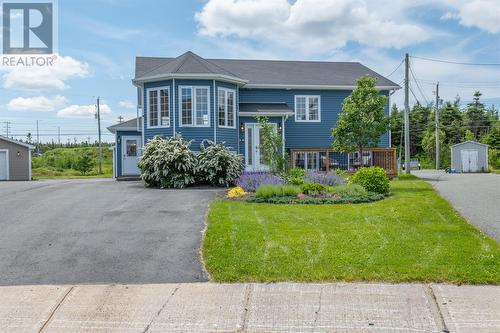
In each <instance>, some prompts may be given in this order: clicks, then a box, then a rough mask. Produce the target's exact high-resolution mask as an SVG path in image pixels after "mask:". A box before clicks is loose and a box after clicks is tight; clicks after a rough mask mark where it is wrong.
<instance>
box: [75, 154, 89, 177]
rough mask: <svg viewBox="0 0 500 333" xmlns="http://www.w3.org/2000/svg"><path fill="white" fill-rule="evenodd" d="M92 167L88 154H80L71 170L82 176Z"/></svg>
mask: <svg viewBox="0 0 500 333" xmlns="http://www.w3.org/2000/svg"><path fill="white" fill-rule="evenodd" d="M93 167H94V161H93V160H92V157H91V156H90V155H89V154H82V155H81V156H79V157H78V158H77V159H76V161H75V163H74V166H73V168H74V169H75V170H77V171H79V172H80V173H81V174H82V175H85V174H87V173H88V172H89V171H90V170H92V168H93Z"/></svg>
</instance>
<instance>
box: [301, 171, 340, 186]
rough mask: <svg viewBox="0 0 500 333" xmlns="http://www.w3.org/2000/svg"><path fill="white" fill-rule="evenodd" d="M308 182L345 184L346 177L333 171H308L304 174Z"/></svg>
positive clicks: (332, 184)
mask: <svg viewBox="0 0 500 333" xmlns="http://www.w3.org/2000/svg"><path fill="white" fill-rule="evenodd" d="M304 181H305V182H306V183H319V184H323V185H326V186H335V185H341V184H345V179H344V178H343V177H342V176H340V175H338V174H336V173H333V172H321V171H312V170H311V171H308V172H307V173H306V175H305V176H304Z"/></svg>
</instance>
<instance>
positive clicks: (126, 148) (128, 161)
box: [122, 136, 142, 176]
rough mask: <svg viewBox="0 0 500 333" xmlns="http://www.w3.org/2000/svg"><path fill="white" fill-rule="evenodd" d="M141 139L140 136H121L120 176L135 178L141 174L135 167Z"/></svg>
mask: <svg viewBox="0 0 500 333" xmlns="http://www.w3.org/2000/svg"><path fill="white" fill-rule="evenodd" d="M141 147H142V145H141V137H140V136H122V175H123V176H136V175H139V174H140V173H141V172H140V171H139V167H138V166H137V162H138V161H139V157H140V156H141V155H140V148H141Z"/></svg>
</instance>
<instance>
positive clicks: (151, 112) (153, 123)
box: [148, 87, 170, 127]
mask: <svg viewBox="0 0 500 333" xmlns="http://www.w3.org/2000/svg"><path fill="white" fill-rule="evenodd" d="M148 120H149V122H148V124H149V127H169V126H170V89H169V88H168V87H167V88H154V89H148Z"/></svg>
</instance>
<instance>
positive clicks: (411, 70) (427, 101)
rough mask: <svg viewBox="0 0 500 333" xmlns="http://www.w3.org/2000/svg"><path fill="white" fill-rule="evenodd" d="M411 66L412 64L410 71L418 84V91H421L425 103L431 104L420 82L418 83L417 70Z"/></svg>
mask: <svg viewBox="0 0 500 333" xmlns="http://www.w3.org/2000/svg"><path fill="white" fill-rule="evenodd" d="M411 67H412V66H410V73H411V76H412V77H413V81H415V84H416V85H417V88H418V91H420V94H421V95H422V97H423V98H424V100H425V103H427V105H429V100H428V99H427V97H426V96H425V94H424V92H423V91H422V88H421V87H420V84H418V79H417V76H416V75H415V72H413V69H412V68H411Z"/></svg>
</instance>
